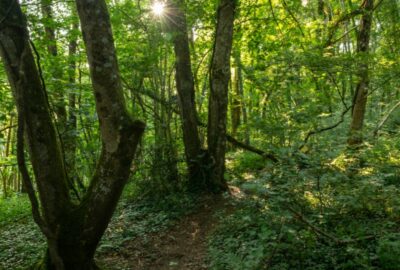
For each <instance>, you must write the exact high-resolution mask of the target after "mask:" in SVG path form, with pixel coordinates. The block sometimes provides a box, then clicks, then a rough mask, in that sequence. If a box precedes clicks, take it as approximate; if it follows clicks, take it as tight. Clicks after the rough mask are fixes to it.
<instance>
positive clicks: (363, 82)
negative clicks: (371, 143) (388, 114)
mask: <svg viewBox="0 0 400 270" xmlns="http://www.w3.org/2000/svg"><path fill="white" fill-rule="evenodd" d="M373 7H374V1H373V0H365V1H364V5H363V7H362V8H363V9H364V14H363V16H362V18H361V22H360V30H359V32H358V36H357V52H358V54H359V55H360V56H361V57H363V59H362V60H361V63H360V65H359V68H358V78H359V81H358V83H357V87H356V93H355V95H354V101H353V114H352V120H351V125H350V134H349V138H348V141H347V142H348V144H349V145H358V144H360V143H361V142H362V128H363V123H364V116H365V110H366V106H367V98H368V88H369V74H368V73H369V70H368V52H369V40H370V36H371V25H372V12H373Z"/></svg>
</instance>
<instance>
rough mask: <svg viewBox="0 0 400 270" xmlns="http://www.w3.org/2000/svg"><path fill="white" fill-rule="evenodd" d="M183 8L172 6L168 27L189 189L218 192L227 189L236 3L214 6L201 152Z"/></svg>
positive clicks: (226, 2)
mask: <svg viewBox="0 0 400 270" xmlns="http://www.w3.org/2000/svg"><path fill="white" fill-rule="evenodd" d="M183 5H184V1H182V0H179V1H177V2H174V3H172V5H171V6H172V7H173V8H172V10H173V16H172V19H171V22H170V26H169V27H170V31H171V32H172V33H173V36H174V38H173V43H174V50H175V56H176V85H177V90H178V95H179V101H180V108H181V120H182V130H183V141H184V145H185V153H186V162H187V165H188V169H189V188H190V189H203V190H204V189H205V190H211V191H214V192H220V191H223V190H226V189H227V184H226V180H225V179H224V172H225V147H226V121H227V110H228V88H229V81H230V57H231V50H232V42H233V22H234V19H235V8H236V2H235V1H233V0H230V1H224V0H223V1H221V2H220V3H219V6H218V12H217V27H216V32H215V41H214V47H213V57H212V62H211V67H210V70H211V72H210V87H211V89H210V98H209V104H210V105H209V113H208V129H207V134H208V137H207V142H208V150H203V149H202V148H201V143H200V137H199V132H198V122H199V119H198V116H197V111H196V106H195V89H194V79H193V72H192V68H191V59H190V50H189V38H188V33H187V25H186V17H185V14H184V13H183Z"/></svg>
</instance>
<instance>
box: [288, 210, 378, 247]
mask: <svg viewBox="0 0 400 270" xmlns="http://www.w3.org/2000/svg"><path fill="white" fill-rule="evenodd" d="M287 209H288V210H289V211H290V212H291V213H292V214H293V215H294V217H295V218H296V219H297V220H299V221H301V222H303V223H304V224H306V225H307V226H308V227H309V228H310V229H311V230H312V231H313V232H314V233H315V234H316V235H317V236H324V237H325V238H328V239H329V240H332V241H333V242H334V243H335V244H338V245H344V244H350V243H355V242H360V241H364V240H371V239H374V238H375V235H367V236H363V237H358V238H353V239H340V238H337V237H336V236H334V235H332V234H330V233H328V232H325V231H324V230H322V229H320V228H318V227H317V226H315V225H314V224H312V223H311V222H310V221H308V220H307V219H306V218H305V217H304V216H303V215H302V214H301V213H299V212H297V211H296V210H294V209H293V208H292V207H290V206H288V207H287Z"/></svg>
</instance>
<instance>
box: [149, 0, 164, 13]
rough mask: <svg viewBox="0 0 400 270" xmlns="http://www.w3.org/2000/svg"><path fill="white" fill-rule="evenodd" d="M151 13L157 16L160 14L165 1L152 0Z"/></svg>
mask: <svg viewBox="0 0 400 270" xmlns="http://www.w3.org/2000/svg"><path fill="white" fill-rule="evenodd" d="M151 9H152V11H153V13H154V14H155V15H157V16H161V15H162V14H163V13H164V10H165V3H163V2H154V3H153V5H152V6H151Z"/></svg>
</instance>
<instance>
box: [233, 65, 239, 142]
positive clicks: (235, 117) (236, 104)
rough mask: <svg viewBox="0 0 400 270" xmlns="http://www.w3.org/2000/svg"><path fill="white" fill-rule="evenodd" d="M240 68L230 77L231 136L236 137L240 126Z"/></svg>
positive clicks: (235, 69)
mask: <svg viewBox="0 0 400 270" xmlns="http://www.w3.org/2000/svg"><path fill="white" fill-rule="evenodd" d="M239 73H240V67H239V66H236V67H235V68H234V74H233V76H232V90H233V91H232V95H231V97H232V99H231V127H232V132H231V135H232V136H233V137H236V133H237V130H238V128H239V125H240V119H241V95H240V76H239Z"/></svg>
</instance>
